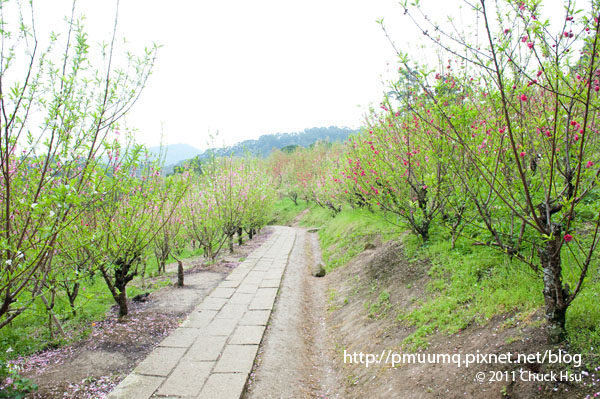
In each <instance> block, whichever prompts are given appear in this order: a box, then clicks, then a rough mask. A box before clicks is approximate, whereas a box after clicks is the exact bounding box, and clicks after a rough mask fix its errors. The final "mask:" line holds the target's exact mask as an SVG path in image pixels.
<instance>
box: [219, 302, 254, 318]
mask: <svg viewBox="0 0 600 399" xmlns="http://www.w3.org/2000/svg"><path fill="white" fill-rule="evenodd" d="M248 303H250V300H248V302H247V303H245V304H237V303H232V302H231V299H230V300H229V303H227V304H226V305H225V306H223V309H221V310H220V311H219V313H218V314H217V316H216V318H217V319H236V320H239V319H241V318H242V316H243V315H244V313H246V310H247V309H248Z"/></svg>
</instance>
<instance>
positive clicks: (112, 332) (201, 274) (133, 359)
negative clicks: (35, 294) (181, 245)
mask: <svg viewBox="0 0 600 399" xmlns="http://www.w3.org/2000/svg"><path fill="white" fill-rule="evenodd" d="M269 235H270V229H269V228H267V229H264V230H263V231H262V232H261V233H260V234H259V235H257V236H255V238H254V239H253V240H250V241H248V242H246V243H244V244H243V245H242V246H239V247H238V246H237V245H236V247H235V252H234V253H232V254H230V253H229V252H228V251H224V254H223V255H222V256H220V257H219V258H218V259H217V262H216V263H214V264H212V265H210V266H206V265H204V264H203V259H201V258H196V259H193V260H189V261H187V262H186V267H187V270H186V271H185V286H184V287H181V288H176V287H174V286H173V285H171V286H169V287H164V288H162V289H159V290H157V291H154V292H152V293H151V294H150V295H149V296H148V300H147V301H146V302H143V303H137V302H133V301H131V302H130V304H129V314H128V315H127V316H126V317H125V318H123V319H122V320H119V319H118V317H117V309H116V307H113V309H112V310H111V311H110V312H109V314H107V316H106V319H104V320H103V321H101V322H98V323H94V324H93V325H92V333H91V334H90V336H89V337H88V338H87V339H85V340H82V341H79V342H75V343H73V344H70V345H68V346H64V347H61V348H59V349H52V350H46V351H43V352H41V353H37V354H34V355H32V356H29V357H27V358H22V359H19V360H18V362H17V364H19V365H20V367H21V368H22V370H23V373H22V374H23V376H24V377H27V378H30V379H31V380H33V382H35V383H36V384H38V386H39V389H38V391H37V392H35V393H33V394H31V395H30V396H28V397H30V398H36V399H37V398H67V397H68V398H73V399H80V398H90V399H91V398H93V399H99V398H102V397H105V396H106V394H108V392H110V391H111V390H112V389H113V388H114V387H115V386H116V385H117V384H118V383H119V382H120V381H121V380H122V379H123V378H124V377H125V376H126V375H127V374H129V372H131V370H133V369H134V368H135V366H136V365H137V364H138V363H139V362H140V361H141V360H143V359H144V358H145V357H146V356H147V355H148V354H149V353H150V352H151V351H152V350H153V349H154V347H155V346H157V345H158V344H159V343H160V342H161V341H162V340H163V339H164V338H165V337H166V336H167V335H169V334H170V333H171V332H172V331H173V330H174V329H175V328H177V326H178V325H179V323H180V322H181V321H183V320H184V319H185V317H186V316H187V314H188V313H190V312H191V311H192V310H193V309H194V307H195V306H196V305H197V304H198V303H200V301H201V300H202V299H203V298H204V296H206V295H207V294H208V293H210V291H211V290H212V289H213V288H214V287H216V286H217V285H218V284H219V282H220V281H221V280H223V279H224V278H225V277H226V276H227V275H228V274H229V272H230V271H231V270H232V269H234V268H235V267H236V266H237V265H238V264H239V263H240V261H241V260H243V259H244V258H245V257H246V256H247V255H248V254H249V253H250V252H252V251H253V250H254V249H255V248H257V247H258V246H260V244H262V243H263V242H264V241H265V240H266V239H267V238H268V236H269ZM175 269H176V266H175V265H169V266H168V267H167V271H168V272H169V271H170V270H175ZM171 280H172V281H173V282H175V281H176V276H171ZM147 282H151V281H150V279H149V280H148V281H147Z"/></svg>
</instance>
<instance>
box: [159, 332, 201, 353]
mask: <svg viewBox="0 0 600 399" xmlns="http://www.w3.org/2000/svg"><path fill="white" fill-rule="evenodd" d="M199 333H200V330H198V329H197V328H189V327H188V328H178V329H176V330H175V331H173V332H172V333H171V335H169V336H168V337H167V338H165V339H163V341H162V342H161V343H160V344H159V345H158V346H170V347H176V348H189V347H190V346H192V344H193V343H194V341H196V339H197V338H198V335H199Z"/></svg>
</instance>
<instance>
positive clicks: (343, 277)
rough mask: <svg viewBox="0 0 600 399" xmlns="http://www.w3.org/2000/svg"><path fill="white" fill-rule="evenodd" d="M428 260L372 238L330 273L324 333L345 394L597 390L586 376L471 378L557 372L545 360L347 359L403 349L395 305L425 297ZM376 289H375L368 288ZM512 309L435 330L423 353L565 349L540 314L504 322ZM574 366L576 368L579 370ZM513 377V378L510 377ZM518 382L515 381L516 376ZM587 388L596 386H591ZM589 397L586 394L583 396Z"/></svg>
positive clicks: (577, 394)
mask: <svg viewBox="0 0 600 399" xmlns="http://www.w3.org/2000/svg"><path fill="white" fill-rule="evenodd" d="M428 269H429V263H428V262H427V261H412V262H411V261H409V260H408V259H407V258H406V257H405V256H404V253H403V250H402V245H401V244H399V243H394V242H389V243H387V244H383V245H382V244H381V243H376V248H375V249H371V250H366V251H364V252H363V253H362V254H360V255H359V256H357V257H356V258H354V259H353V260H352V261H351V262H350V263H349V264H348V265H347V266H345V267H341V268H339V269H336V270H334V271H332V272H331V273H330V274H328V275H327V276H326V277H325V279H326V280H327V290H328V293H329V294H328V302H329V310H328V312H327V313H328V317H327V328H328V333H329V335H330V337H332V339H334V344H333V345H334V346H333V347H334V348H336V351H335V358H334V362H335V364H336V365H337V366H338V369H339V370H340V372H341V374H342V375H341V377H340V379H341V380H343V386H342V391H343V392H342V394H341V397H344V398H348V399H351V398H367V397H368V398H392V397H393V398H406V399H425V398H445V399H446V398H475V399H490V398H498V399H500V398H514V399H517V398H518V399H533V398H565V399H566V398H585V397H588V396H587V395H593V393H594V392H597V391H598V387H592V383H593V378H596V377H593V370H588V371H589V373H590V377H588V379H587V381H586V380H585V379H584V381H583V382H581V383H564V382H535V381H527V382H523V381H517V382H514V383H513V382H511V381H508V382H507V381H506V379H505V380H504V381H499V382H494V383H489V382H484V383H480V382H477V381H476V379H475V376H476V374H477V373H478V372H484V373H485V375H486V379H487V380H489V376H490V373H491V372H494V371H500V372H504V371H506V372H508V373H509V375H510V373H512V371H516V373H517V374H516V375H517V376H519V370H520V369H524V370H526V372H527V373H529V372H531V375H540V374H548V373H550V372H551V371H555V372H556V373H560V371H561V370H564V369H565V367H564V365H563V366H556V365H549V364H541V365H540V364H535V363H532V364H510V365H498V364H478V365H472V366H471V367H469V368H468V369H465V368H464V367H462V368H458V367H457V366H456V365H454V364H446V365H444V364H400V365H396V367H395V368H392V367H391V365H390V364H385V362H382V363H381V364H371V365H370V366H369V368H367V367H365V365H364V363H363V364H357V363H355V362H353V363H350V361H349V359H348V358H346V360H347V361H346V362H344V351H346V353H353V352H363V353H372V354H377V355H381V353H382V352H384V351H385V352H384V353H386V354H387V351H388V350H391V351H393V352H398V353H403V352H406V350H403V345H402V341H403V340H404V339H405V338H406V337H407V336H408V335H409V334H411V333H412V332H413V331H414V329H415V327H412V326H408V325H405V324H403V323H402V322H399V321H397V318H396V317H395V316H396V314H397V312H395V311H394V310H395V309H396V310H397V309H412V308H414V307H415V306H417V304H418V303H419V301H420V300H422V299H425V296H426V295H429V294H428V293H426V291H425V290H424V287H425V286H426V284H427V282H428V279H429V277H428V275H427V271H428ZM374 287H375V289H374ZM381 290H386V291H388V292H389V293H390V304H389V306H387V307H384V308H383V309H376V310H377V311H376V312H373V310H372V309H369V304H372V303H373V301H374V300H376V299H377V296H376V295H377V293H378V292H381ZM511 316H512V315H511V314H506V315H503V316H499V317H495V318H493V319H492V320H491V321H490V322H488V323H487V324H486V325H485V326H479V325H471V326H469V327H467V328H466V329H464V330H462V331H460V332H459V333H457V334H454V335H447V334H434V335H432V336H431V337H430V339H429V340H428V342H429V346H428V348H427V349H426V350H424V351H423V352H425V353H430V354H456V353H460V354H463V356H464V355H465V354H476V353H478V352H479V353H482V354H488V353H497V354H499V353H507V352H511V353H513V354H516V353H523V354H531V353H536V352H543V351H545V350H546V349H549V350H553V351H554V352H555V353H556V352H557V351H558V350H559V349H563V350H568V348H566V347H556V346H550V345H548V344H546V334H545V332H544V329H543V325H544V323H543V314H542V312H540V311H538V312H535V313H532V314H531V315H529V318H528V320H525V322H522V323H507V320H508V319H510V318H511ZM579 371H580V370H579ZM510 380H512V378H510ZM517 380H519V378H517ZM592 388H595V390H594V389H592ZM589 397H591V396H589Z"/></svg>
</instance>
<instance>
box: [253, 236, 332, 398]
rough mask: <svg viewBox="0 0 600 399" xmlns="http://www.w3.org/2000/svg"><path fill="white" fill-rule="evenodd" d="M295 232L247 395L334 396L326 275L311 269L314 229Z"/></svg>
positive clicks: (317, 252) (318, 258)
mask: <svg viewBox="0 0 600 399" xmlns="http://www.w3.org/2000/svg"><path fill="white" fill-rule="evenodd" d="M296 230H297V238H296V242H295V244H294V248H293V250H292V253H291V256H290V260H289V263H288V266H287V270H286V273H285V275H284V278H283V281H282V283H281V286H280V290H279V297H278V299H277V302H276V304H275V309H274V311H273V314H272V315H271V319H270V321H269V326H268V327H267V331H266V333H265V337H264V338H263V341H262V344H261V348H260V350H259V354H258V357H257V360H256V364H255V367H254V370H253V373H252V374H251V379H250V381H249V382H248V388H247V392H246V394H245V396H244V397H245V398H246V399H259V398H261V399H262V398H294V399H296V398H337V397H341V396H339V395H338V393H337V392H335V391H334V390H335V389H336V388H335V387H339V386H340V384H339V383H338V381H337V377H336V374H335V373H334V372H333V367H332V361H331V359H332V356H331V353H330V350H331V348H332V347H333V346H332V344H331V342H330V340H329V338H328V335H327V332H326V326H325V305H326V295H325V281H324V280H322V279H319V278H316V277H313V276H312V274H311V270H312V268H313V267H314V266H315V265H316V264H317V263H319V262H320V261H321V255H320V250H319V246H318V241H317V235H316V234H314V233H308V232H307V231H306V230H305V229H300V228H296Z"/></svg>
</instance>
